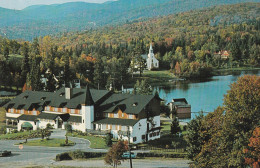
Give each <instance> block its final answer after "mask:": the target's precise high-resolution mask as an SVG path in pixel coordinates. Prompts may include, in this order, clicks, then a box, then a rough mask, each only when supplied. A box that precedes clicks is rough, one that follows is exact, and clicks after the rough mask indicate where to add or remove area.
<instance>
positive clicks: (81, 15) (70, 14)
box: [0, 0, 260, 40]
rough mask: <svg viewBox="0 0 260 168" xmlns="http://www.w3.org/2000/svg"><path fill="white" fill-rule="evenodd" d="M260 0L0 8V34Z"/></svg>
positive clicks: (132, 0)
mask: <svg viewBox="0 0 260 168" xmlns="http://www.w3.org/2000/svg"><path fill="white" fill-rule="evenodd" d="M241 2H260V0H218V1H209V0H185V1H184V0H118V1H114V2H109V3H103V4H94V3H84V2H73V3H65V4H59V5H37V6H31V7H28V8H25V9H23V10H9V9H4V8H0V35H1V36H4V37H6V38H10V39H18V38H22V39H25V40H32V39H33V38H34V37H38V36H45V35H48V34H56V33H59V32H68V31H81V30H88V29H90V28H96V27H99V26H104V25H112V24H113V25H114V24H120V23H127V22H131V21H137V20H138V19H145V18H153V17H158V16H163V15H164V16H165V15H169V14H175V13H178V12H185V11H189V10H194V9H199V8H203V7H210V6H217V5H224V4H235V3H241Z"/></svg>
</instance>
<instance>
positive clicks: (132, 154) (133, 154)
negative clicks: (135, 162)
mask: <svg viewBox="0 0 260 168" xmlns="http://www.w3.org/2000/svg"><path fill="white" fill-rule="evenodd" d="M122 158H126V159H129V158H130V154H129V152H125V153H123V155H122ZM131 158H136V154H135V153H134V152H131Z"/></svg>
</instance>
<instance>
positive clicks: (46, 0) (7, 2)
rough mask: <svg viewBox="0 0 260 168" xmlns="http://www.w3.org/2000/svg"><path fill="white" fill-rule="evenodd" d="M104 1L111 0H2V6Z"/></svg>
mask: <svg viewBox="0 0 260 168" xmlns="http://www.w3.org/2000/svg"><path fill="white" fill-rule="evenodd" d="M79 1H80V2H90V3H103V2H106V1H109V0H0V7H3V8H8V9H16V10H21V9H24V8H26V7H28V6H32V5H43V4H44V5H50V4H62V3H66V2H79ZM110 1H111V0H110Z"/></svg>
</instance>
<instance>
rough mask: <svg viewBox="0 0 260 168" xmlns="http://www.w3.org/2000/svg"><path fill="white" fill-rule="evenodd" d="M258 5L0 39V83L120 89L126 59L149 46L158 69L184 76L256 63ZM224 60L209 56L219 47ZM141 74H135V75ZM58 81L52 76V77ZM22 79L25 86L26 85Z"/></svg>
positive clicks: (259, 59)
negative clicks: (75, 81)
mask: <svg viewBox="0 0 260 168" xmlns="http://www.w3.org/2000/svg"><path fill="white" fill-rule="evenodd" d="M259 9H260V3H242V4H235V5H225V6H218V7H212V8H207V9H203V10H195V11H191V12H183V13H179V14H175V15H168V16H163V17H159V18H154V19H149V20H145V21H140V22H134V23H127V24H124V25H121V26H119V25H118V26H107V27H103V28H99V29H93V30H88V31H84V32H78V33H75V32H71V33H63V34H62V35H59V36H44V37H39V38H35V39H34V40H33V41H32V42H25V41H21V40H19V41H18V40H9V39H6V38H0V48H1V50H0V79H1V81H0V82H1V85H3V86H11V84H14V85H16V86H18V87H23V86H24V88H30V89H32V90H42V89H43V87H44V86H42V85H41V84H40V78H41V75H44V76H45V77H46V78H47V86H45V87H44V89H45V90H47V91H53V90H55V89H56V88H55V85H56V83H57V82H58V83H59V84H58V86H61V83H73V81H70V80H72V79H80V80H81V83H83V84H86V83H90V84H93V85H94V86H96V87H97V86H98V87H101V88H104V87H108V86H110V84H113V86H114V87H115V88H117V89H120V88H121V86H122V84H126V83H128V80H129V77H130V76H131V75H130V74H131V73H134V72H136V71H141V72H142V71H143V69H144V65H143V64H140V66H138V68H136V67H135V66H134V65H133V62H137V63H139V62H142V60H141V58H140V57H141V54H145V53H147V51H148V49H149V45H150V43H152V44H153V48H154V52H155V56H156V57H157V59H158V60H159V61H160V67H161V69H167V70H170V71H171V72H173V73H174V74H175V75H177V76H180V77H185V78H196V77H208V76H210V75H211V72H212V69H213V68H232V67H240V66H259V63H260V31H259V29H260V14H259V12H260V11H259ZM224 50H226V51H228V52H229V57H228V58H227V59H221V58H220V57H216V53H217V52H219V51H224ZM140 74H141V73H140ZM57 78H58V79H59V80H57ZM25 83H26V85H25Z"/></svg>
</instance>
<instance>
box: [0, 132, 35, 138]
mask: <svg viewBox="0 0 260 168" xmlns="http://www.w3.org/2000/svg"><path fill="white" fill-rule="evenodd" d="M32 133H35V131H32V132H29V131H25V132H18V133H11V134H2V135H0V140H1V139H8V140H14V139H25V138H26V137H27V136H29V135H30V134H32Z"/></svg>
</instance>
